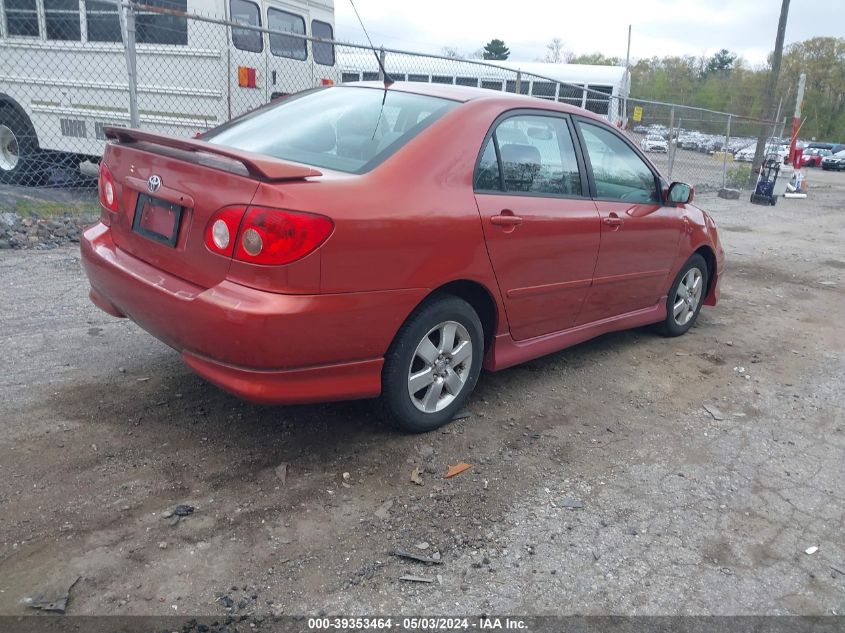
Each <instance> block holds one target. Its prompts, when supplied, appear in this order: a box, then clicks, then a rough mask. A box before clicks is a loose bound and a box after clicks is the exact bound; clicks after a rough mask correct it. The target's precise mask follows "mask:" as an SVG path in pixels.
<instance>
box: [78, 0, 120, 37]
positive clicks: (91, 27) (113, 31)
mask: <svg viewBox="0 0 845 633" xmlns="http://www.w3.org/2000/svg"><path fill="white" fill-rule="evenodd" d="M85 21H86V23H87V27H88V41H89V42H120V41H121V40H122V39H123V37H122V36H121V34H120V18H119V17H118V15H117V5H115V4H113V3H111V2H99V1H98V0H86V1H85Z"/></svg>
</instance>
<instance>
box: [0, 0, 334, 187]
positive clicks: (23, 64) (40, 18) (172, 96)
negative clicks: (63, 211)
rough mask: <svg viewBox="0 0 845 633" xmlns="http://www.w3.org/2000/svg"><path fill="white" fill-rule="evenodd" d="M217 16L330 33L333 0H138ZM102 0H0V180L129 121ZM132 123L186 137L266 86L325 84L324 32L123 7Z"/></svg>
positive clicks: (94, 148) (120, 52)
mask: <svg viewBox="0 0 845 633" xmlns="http://www.w3.org/2000/svg"><path fill="white" fill-rule="evenodd" d="M143 4H145V5H147V6H151V7H158V8H162V9H171V10H176V11H179V12H186V11H187V12H189V13H191V14H196V15H202V16H205V17H207V18H212V19H217V20H227V21H230V22H234V23H238V24H243V25H251V26H255V27H263V28H269V29H271V30H274V31H291V32H294V33H298V34H301V35H306V36H312V37H318V38H325V39H334V1H333V0H146V1H145V2H144V3H143ZM121 22H122V21H121V16H120V15H119V13H118V5H117V4H115V3H114V0H0V182H4V181H5V182H23V183H26V182H27V180H28V179H29V178H30V177H31V176H32V172H33V170H34V168H35V166H36V165H37V164H38V162H39V159H38V157H40V156H43V155H44V154H45V153H47V152H43V151H42V152H39V150H56V151H59V152H63V153H68V154H70V155H72V156H74V157H79V158H80V159H81V160H85V159H86V157H98V156H100V155H101V154H102V151H103V146H104V136H103V127H104V126H107V125H118V126H121V125H122V126H126V125H129V97H128V85H129V82H128V76H127V67H126V56H125V52H124V44H123V38H122V36H121V33H122V27H121ZM135 32H136V36H135V41H136V60H137V61H136V66H137V69H136V72H137V86H138V112H139V120H140V126H141V127H143V128H147V129H153V130H156V131H161V132H165V133H169V134H176V135H192V134H195V133H197V132H200V131H202V130H205V129H208V128H210V127H214V126H216V125H219V124H220V123H223V122H224V121H226V120H228V119H230V118H232V117H234V116H237V115H239V114H241V113H243V112H246V111H248V110H251V109H253V108H255V107H257V106H260V105H262V104H264V103H267V102H268V101H270V100H271V99H272V98H274V97H275V96H278V95H281V94H288V93H292V92H296V91H298V90H303V89H306V88H310V87H313V86H315V85H321V84H327V83H332V82H334V81H335V80H336V79H337V77H336V75H337V72H336V69H335V47H334V45H332V44H330V43H326V42H316V41H313V42H312V41H308V40H305V39H301V38H297V37H289V36H285V35H278V34H270V33H264V32H261V31H255V30H249V29H243V28H240V29H239V28H232V29H229V28H227V27H226V26H224V25H222V24H220V23H211V22H207V21H201V20H196V19H189V18H186V17H185V16H183V15H182V16H180V15H175V14H164V13H156V12H153V11H149V10H148V11H140V10H139V11H136V12H135Z"/></svg>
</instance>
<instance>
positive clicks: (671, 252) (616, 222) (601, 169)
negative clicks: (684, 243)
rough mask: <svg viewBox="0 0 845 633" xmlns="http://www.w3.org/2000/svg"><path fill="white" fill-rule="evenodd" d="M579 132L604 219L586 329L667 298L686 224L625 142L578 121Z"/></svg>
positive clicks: (606, 130)
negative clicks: (606, 319)
mask: <svg viewBox="0 0 845 633" xmlns="http://www.w3.org/2000/svg"><path fill="white" fill-rule="evenodd" d="M577 126H578V130H579V132H580V135H581V139H582V141H583V143H582V146H583V148H584V152H585V154H586V159H587V160H586V162H587V165H588V166H589V168H590V169H591V170H592V175H593V183H594V191H593V192H592V194H593V196H594V199H595V201H596V206H597V208H598V212H599V214H600V216H601V248H600V250H599V256H598V262H597V264H596V270H595V274H594V275H593V285H592V288H591V289H590V293H589V295H588V297H587V301H586V303H585V305H584V310H583V311H582V312H581V315H580V316H579V318H578V323H579V324H582V323H590V322H592V321H597V320H600V319H604V318H607V317H612V316H617V315H620V314H625V313H628V312H633V311H635V310H639V309H642V308H648V307H650V306H653V305H655V304H656V303H657V302H658V301H659V300H660V299H661V298H662V297H663V295H665V293H666V291H667V289H668V287H669V284H670V282H671V280H670V279H669V274H670V271H671V268H672V265H673V263H674V261H675V258H676V257H677V255H678V246H679V242H680V238H681V233H682V231H683V218H682V215H681V209H679V208H677V207H671V206H664V204H663V202H662V198H663V197H662V192H661V190H660V179H659V178H658V176H657V175H656V174H655V173H654V172H653V171H652V169H651V168H650V167H649V166H648V165H647V164H646V162H645V161H644V160H643V159H642V158H641V157H640V156H639V154H638V153H637V152H636V151H635V150H634V149H633V147H631V145H630V144H629V143H628V142H627V141H626V140H625V139H623V138H622V137H621V136H620V135H618V134H617V133H616V132H615V131H613V130H612V129H610V128H608V127H607V126H605V125H601V124H597V123H591V122H588V121H586V120H582V119H578V120H577Z"/></svg>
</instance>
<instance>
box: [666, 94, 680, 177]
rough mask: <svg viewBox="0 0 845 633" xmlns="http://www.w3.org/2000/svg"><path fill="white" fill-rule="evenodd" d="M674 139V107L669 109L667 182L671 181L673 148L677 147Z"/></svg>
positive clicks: (673, 158) (673, 160) (673, 157)
mask: <svg viewBox="0 0 845 633" xmlns="http://www.w3.org/2000/svg"><path fill="white" fill-rule="evenodd" d="M674 137H675V107H674V106H672V107H671V108H669V150H670V153H669V167H668V169H669V173H668V174H667V175H668V176H669V181H670V182H671V180H672V167H673V165H674V163H675V148H676V147H677V146H678V142H677V139H675V138H674Z"/></svg>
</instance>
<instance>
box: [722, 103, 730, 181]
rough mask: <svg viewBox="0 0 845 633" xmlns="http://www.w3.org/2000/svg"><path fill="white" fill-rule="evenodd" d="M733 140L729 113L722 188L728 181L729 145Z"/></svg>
mask: <svg viewBox="0 0 845 633" xmlns="http://www.w3.org/2000/svg"><path fill="white" fill-rule="evenodd" d="M730 142H731V115H730V114H729V115H728V128H727V129H726V130H725V146H724V147H723V148H722V189H724V188H725V187H726V186H727V182H728V145H729V144H730Z"/></svg>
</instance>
